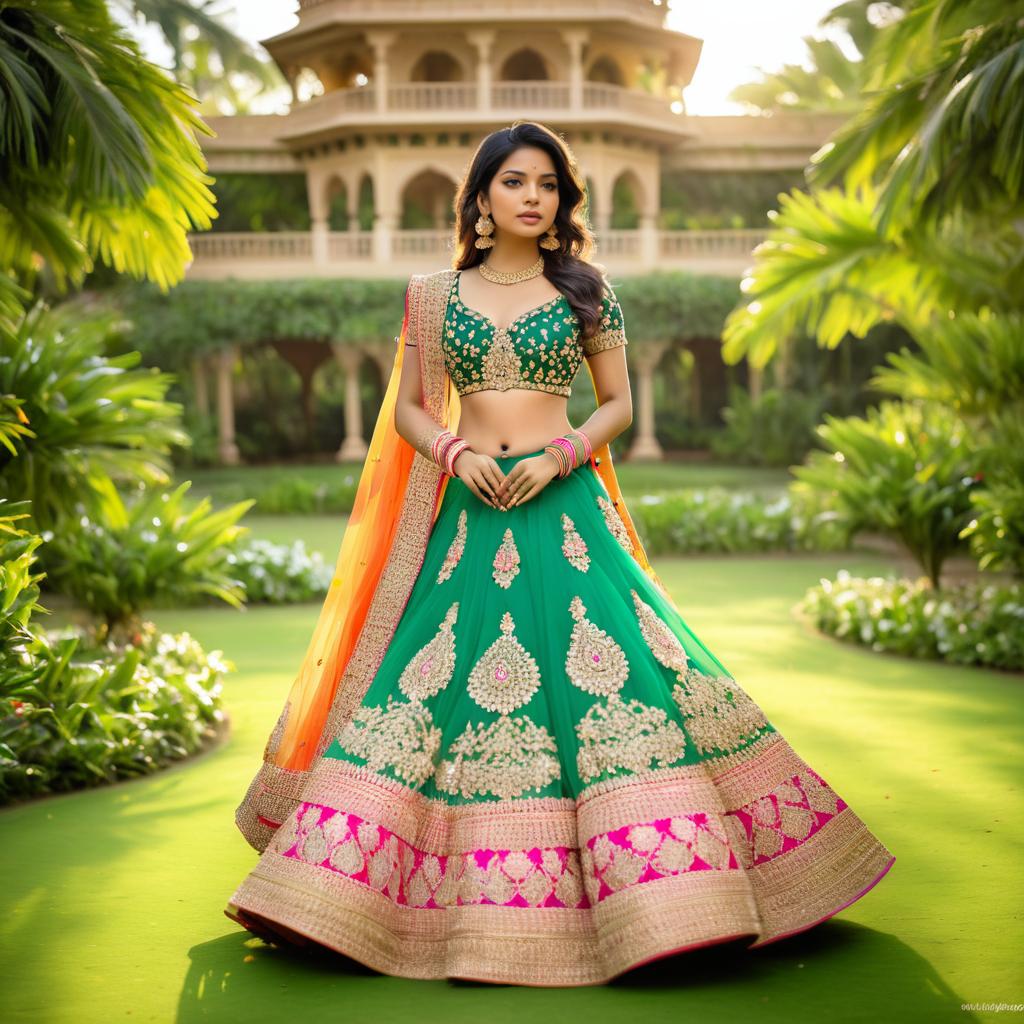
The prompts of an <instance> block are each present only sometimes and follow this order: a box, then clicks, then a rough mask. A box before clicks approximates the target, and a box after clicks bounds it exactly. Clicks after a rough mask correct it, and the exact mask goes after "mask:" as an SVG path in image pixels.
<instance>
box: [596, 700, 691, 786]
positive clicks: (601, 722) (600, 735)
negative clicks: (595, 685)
mask: <svg viewBox="0 0 1024 1024" xmlns="http://www.w3.org/2000/svg"><path fill="white" fill-rule="evenodd" d="M576 735H577V736H578V737H579V741H580V745H579V749H578V751H577V753H576V769H577V771H578V772H579V774H580V778H581V779H582V780H583V781H584V782H589V781H590V780H591V779H595V778H597V776H599V775H602V774H603V773H605V772H608V773H610V774H614V773H615V772H616V771H618V769H620V768H625V769H627V770H628V771H631V772H637V771H642V770H643V769H645V768H647V766H648V765H649V764H650V762H651V761H657V763H658V767H660V768H664V767H666V766H667V765H669V764H671V763H672V762H673V761H677V760H678V759H679V758H681V757H682V756H683V754H684V753H685V752H686V736H685V735H684V733H683V731H682V729H680V728H679V726H678V725H677V724H676V723H675V722H673V721H671V720H670V719H669V717H668V713H667V712H665V711H663V710H662V709H661V708H655V707H650V706H648V705H646V704H643V703H641V702H640V701H638V700H629V701H623V700H622V698H621V697H620V696H619V695H618V694H612V696H610V697H608V699H607V700H606V701H605V702H604V703H602V702H601V701H595V702H594V704H592V705H591V707H590V709H589V710H588V711H587V713H586V714H585V715H584V716H583V717H582V718H581V719H580V720H579V721H578V722H577V723H576Z"/></svg>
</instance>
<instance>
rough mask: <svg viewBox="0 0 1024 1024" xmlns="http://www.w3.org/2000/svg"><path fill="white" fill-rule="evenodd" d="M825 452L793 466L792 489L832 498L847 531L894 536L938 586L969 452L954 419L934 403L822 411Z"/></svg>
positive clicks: (969, 481) (972, 468)
mask: <svg viewBox="0 0 1024 1024" xmlns="http://www.w3.org/2000/svg"><path fill="white" fill-rule="evenodd" d="M818 434H819V435H820V437H821V439H822V441H823V442H824V443H825V445H826V447H827V451H814V452H811V453H810V455H809V456H808V457H807V461H806V463H805V464H804V465H803V466H797V467H794V469H793V473H794V475H795V476H796V478H797V481H798V483H796V484H794V489H796V490H798V491H799V490H802V489H803V488H805V487H806V488H811V489H816V490H819V491H821V492H822V493H823V494H825V495H828V496H829V497H830V498H832V499H833V500H834V501H835V503H836V507H837V510H838V513H839V516H840V517H841V518H842V519H844V520H845V523H846V526H847V528H848V529H849V530H850V532H851V534H852V535H855V534H856V533H858V532H860V531H862V530H880V531H882V532H884V533H887V534H889V535H891V536H893V537H895V538H897V539H898V540H900V541H901V542H902V543H903V544H904V546H905V547H906V548H907V550H908V551H909V552H910V553H911V555H912V556H913V557H914V558H915V559H916V560H917V562H918V564H919V565H920V566H921V568H922V569H923V570H924V572H925V573H926V574H927V576H928V578H929V579H930V580H931V581H932V584H933V585H934V586H936V587H938V586H939V579H940V574H941V571H942V563H943V562H944V561H945V560H946V558H948V557H949V555H951V554H952V553H953V552H955V551H957V550H958V549H960V548H962V547H964V542H963V541H962V540H961V538H960V532H961V530H963V528H964V527H965V526H966V524H967V522H968V521H969V519H970V516H971V501H970V495H971V490H972V489H973V487H974V486H975V485H976V484H977V478H976V476H975V473H976V471H977V454H976V452H975V451H974V450H973V448H972V447H971V446H970V444H969V442H968V437H967V431H966V429H965V428H964V425H963V423H962V421H961V420H960V419H959V418H958V417H957V416H956V415H955V413H953V412H951V411H950V410H949V409H947V408H945V407H943V406H940V405H936V404H934V403H910V402H894V401H886V402H882V403H881V404H880V405H879V406H878V408H876V409H869V410H868V412H867V414H866V416H865V417H863V418H861V417H859V416H850V417H847V418H845V419H839V418H837V417H834V416H826V417H825V423H824V424H823V425H822V426H820V427H819V428H818Z"/></svg>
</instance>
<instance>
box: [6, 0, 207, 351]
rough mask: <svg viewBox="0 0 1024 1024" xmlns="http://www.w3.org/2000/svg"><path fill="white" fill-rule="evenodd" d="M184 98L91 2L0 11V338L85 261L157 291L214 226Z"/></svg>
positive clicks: (29, 1)
mask: <svg viewBox="0 0 1024 1024" xmlns="http://www.w3.org/2000/svg"><path fill="white" fill-rule="evenodd" d="M194 107H195V100H194V98H193V97H192V96H190V95H189V93H188V92H187V91H186V90H185V89H184V88H183V87H182V86H181V85H179V84H178V83H176V82H175V81H173V80H172V79H171V78H170V77H169V76H168V75H167V74H166V73H165V72H164V71H162V70H161V69H160V68H158V67H156V66H155V65H153V64H151V63H149V62H148V61H146V60H145V59H144V58H143V56H142V55H141V53H140V52H139V48H138V45H137V44H136V43H135V42H134V41H133V40H132V39H131V38H130V37H129V36H128V35H127V34H126V33H125V31H124V30H123V29H121V28H120V27H119V26H118V25H116V24H115V22H114V21H113V20H112V19H111V16H110V13H109V11H108V10H107V7H106V5H105V4H104V3H103V2H102V0H76V2H75V3H74V4H69V3H66V2H64V0H9V2H5V3H4V4H3V5H2V6H0V330H8V331H9V330H11V328H12V324H13V322H14V321H15V320H16V318H17V316H18V314H19V312H20V311H21V310H22V309H23V307H24V304H25V302H26V301H27V300H28V299H29V298H31V290H32V289H33V288H35V287H37V286H38V284H39V278H40V274H41V273H45V274H48V275H50V276H51V277H52V279H53V281H54V284H55V286H56V287H57V288H59V289H61V290H64V289H66V287H67V286H68V284H69V283H74V284H80V283H81V281H82V279H83V278H84V276H85V274H86V273H87V272H88V271H89V270H91V269H92V267H93V262H94V260H96V259H99V260H101V261H102V262H103V263H106V264H107V265H109V266H112V267H113V268H114V269H115V270H117V271H119V272H127V273H129V274H132V275H133V276H135V277H140V278H141V277H147V278H149V279H151V280H153V281H155V282H156V283H157V284H158V285H159V286H160V288H161V289H162V290H167V288H168V287H169V286H170V285H171V284H174V283H176V282H177V281H179V280H180V279H181V278H182V277H183V275H184V270H185V267H186V266H187V264H188V262H189V261H190V259H191V251H190V249H189V246H188V242H187V235H188V232H189V231H190V230H192V229H193V228H199V229H204V228H208V227H209V226H210V223H211V220H212V218H213V217H215V216H216V210H215V208H214V196H213V193H212V192H211V191H210V189H209V185H210V184H211V183H212V181H213V179H212V178H211V177H210V176H209V175H208V174H206V173H205V172H206V161H205V158H204V157H203V155H202V151H201V149H200V147H199V144H198V142H197V141H196V133H197V132H204V133H205V134H212V133H211V131H210V129H209V128H208V127H207V126H206V124H205V123H204V122H203V121H202V119H201V118H200V117H199V116H198V114H197V113H196V112H195V109H194Z"/></svg>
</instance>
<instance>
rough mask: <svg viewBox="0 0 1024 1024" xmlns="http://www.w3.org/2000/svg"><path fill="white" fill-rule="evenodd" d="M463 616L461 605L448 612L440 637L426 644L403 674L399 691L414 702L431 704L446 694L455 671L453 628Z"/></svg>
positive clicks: (437, 635) (456, 604)
mask: <svg viewBox="0 0 1024 1024" xmlns="http://www.w3.org/2000/svg"><path fill="white" fill-rule="evenodd" d="M458 614H459V602H458V601H456V602H455V603H454V604H453V605H452V606H451V608H449V609H448V612H447V614H446V615H445V617H444V620H443V621H442V623H441V625H440V626H439V627H438V629H437V633H436V634H435V635H434V636H433V638H432V639H431V640H430V641H429V642H428V643H426V644H424V645H423V646H422V647H421V648H420V649H419V650H418V651H417V652H416V653H415V654H414V655H413V656H412V659H411V660H410V661H409V664H408V665H406V666H405V668H404V669H403V670H402V674H401V676H400V677H399V679H398V688H399V689H400V690H401V691H402V693H404V694H405V695H406V697H411V698H413V699H414V700H427V699H428V698H430V697H433V696H434V694H435V693H438V692H439V691H441V690H443V689H444V688H445V687H446V686H447V685H448V682H449V680H450V679H451V677H452V673H453V672H454V671H455V634H454V633H453V632H452V626H454V625H455V620H456V618H457V617H458Z"/></svg>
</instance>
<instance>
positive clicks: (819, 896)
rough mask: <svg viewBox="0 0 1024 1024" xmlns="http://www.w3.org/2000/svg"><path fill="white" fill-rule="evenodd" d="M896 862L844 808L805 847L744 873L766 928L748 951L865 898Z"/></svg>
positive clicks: (802, 846) (799, 929) (799, 847)
mask: <svg viewBox="0 0 1024 1024" xmlns="http://www.w3.org/2000/svg"><path fill="white" fill-rule="evenodd" d="M895 860H896V858H895V857H894V856H893V855H892V854H891V853H890V852H889V851H888V850H887V849H886V848H885V847H884V846H883V845H882V844H881V843H880V842H879V841H878V839H877V838H876V837H875V836H874V835H873V834H872V833H871V832H870V831H869V829H868V827H867V826H866V825H865V824H864V822H863V821H861V819H860V818H858V817H857V815H856V814H854V812H853V811H852V810H851V809H850V808H849V807H846V808H844V809H843V810H842V811H840V812H839V814H837V815H836V816H835V817H834V818H832V819H831V820H830V821H828V822H826V823H825V825H824V827H823V828H822V829H821V830H820V831H818V832H816V833H814V835H812V836H811V837H810V838H809V839H808V840H807V841H806V842H805V843H803V844H802V845H801V846H798V847H796V849H793V850H790V851H789V852H788V853H785V854H783V855H782V856H781V857H776V858H774V859H773V860H769V861H766V862H764V863H763V864H756V865H754V866H753V867H750V868H747V869H746V870H747V873H748V876H749V877H750V880H751V884H752V885H753V888H754V894H755V896H756V897H757V903H758V909H759V911H760V914H761V920H762V921H763V922H764V928H763V930H762V934H761V936H760V938H759V939H758V940H757V941H756V942H755V943H753V945H752V947H751V948H754V947H757V946H763V945H765V944H766V943H768V942H771V941H773V940H775V939H780V938H783V937H784V936H786V935H790V934H792V933H793V932H797V931H802V930H803V929H804V928H808V927H810V926H811V925H813V924H816V923H817V922H819V921H821V920H823V919H824V918H826V917H830V916H831V915H832V914H835V913H837V912H838V911H840V910H842V909H843V908H844V907H846V906H849V904H851V903H852V902H853V901H854V900H856V899H858V898H859V897H861V896H863V895H864V894H865V893H866V892H867V891H868V890H869V889H871V888H873V887H874V885H875V883H876V882H879V881H881V879H882V876H883V875H884V874H885V873H886V872H887V871H888V870H889V868H890V867H892V864H893V862H894V861H895Z"/></svg>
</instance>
